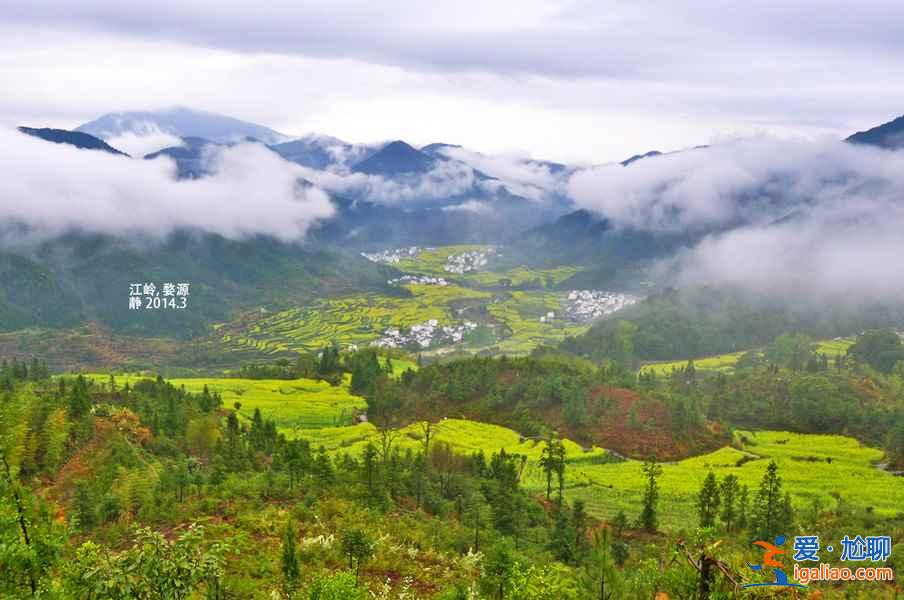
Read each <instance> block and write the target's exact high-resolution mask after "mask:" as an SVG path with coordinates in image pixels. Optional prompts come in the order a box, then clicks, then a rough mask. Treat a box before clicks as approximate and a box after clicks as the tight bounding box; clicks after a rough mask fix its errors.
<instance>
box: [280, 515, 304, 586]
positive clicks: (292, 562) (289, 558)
mask: <svg viewBox="0 0 904 600" xmlns="http://www.w3.org/2000/svg"><path fill="white" fill-rule="evenodd" d="M282 574H283V584H284V585H285V588H286V595H289V594H291V592H292V591H293V590H294V589H295V588H297V587H298V579H299V576H300V573H299V570H298V557H297V556H296V554H295V528H294V527H292V521H288V522H287V523H286V529H285V532H284V533H283V548H282Z"/></svg>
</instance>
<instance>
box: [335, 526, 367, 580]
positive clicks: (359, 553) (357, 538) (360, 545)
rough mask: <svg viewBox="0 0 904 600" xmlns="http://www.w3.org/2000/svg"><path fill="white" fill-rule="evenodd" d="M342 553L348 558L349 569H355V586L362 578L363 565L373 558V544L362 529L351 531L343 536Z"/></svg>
mask: <svg viewBox="0 0 904 600" xmlns="http://www.w3.org/2000/svg"><path fill="white" fill-rule="evenodd" d="M342 551H343V552H344V553H345V556H346V558H348V568H349V569H351V568H354V569H355V586H356V587H357V586H358V584H359V582H360V577H361V565H363V564H364V563H366V562H367V561H368V560H370V558H371V557H372V556H373V553H374V549H373V542H372V541H371V540H370V538H368V537H367V534H365V533H364V532H363V531H362V530H360V529H351V530H349V531H346V532H345V533H344V534H342Z"/></svg>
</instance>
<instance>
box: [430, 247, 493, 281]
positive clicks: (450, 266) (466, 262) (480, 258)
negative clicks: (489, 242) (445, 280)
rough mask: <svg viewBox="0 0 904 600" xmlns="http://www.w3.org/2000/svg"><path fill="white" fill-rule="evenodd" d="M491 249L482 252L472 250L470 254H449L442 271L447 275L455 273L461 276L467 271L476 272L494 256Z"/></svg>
mask: <svg viewBox="0 0 904 600" xmlns="http://www.w3.org/2000/svg"><path fill="white" fill-rule="evenodd" d="M495 252H496V251H495V250H494V249H493V248H488V249H484V250H472V251H470V252H462V253H460V254H450V255H449V257H448V258H446V264H445V265H444V266H443V270H444V271H446V272H447V273H455V274H456V275H463V274H464V273H467V272H469V271H477V270H478V269H482V268H483V267H486V266H487V263H488V262H489V259H490V256H491V255H493V254H495Z"/></svg>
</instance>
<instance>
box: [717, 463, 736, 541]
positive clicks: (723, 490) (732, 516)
mask: <svg viewBox="0 0 904 600" xmlns="http://www.w3.org/2000/svg"><path fill="white" fill-rule="evenodd" d="M719 492H720V494H721V497H722V514H721V515H720V517H721V519H722V522H723V523H724V524H725V529H726V530H727V531H732V530H733V528H734V526H735V525H736V524H737V501H738V494H739V492H740V487H739V484H738V476H737V475H734V474H728V475H726V476H725V479H723V480H722V483H721V485H720V486H719Z"/></svg>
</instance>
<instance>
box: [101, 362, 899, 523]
mask: <svg viewBox="0 0 904 600" xmlns="http://www.w3.org/2000/svg"><path fill="white" fill-rule="evenodd" d="M403 364H404V363H403V361H401V360H399V361H397V362H396V365H397V371H401V370H402V369H401V367H402V365H403ZM90 377H91V378H92V379H93V380H95V381H96V382H98V383H99V384H102V385H106V384H107V382H108V381H109V375H102V374H94V375H91V376H90ZM139 378H141V376H138V375H117V376H116V382H117V384H118V385H123V384H125V383H126V382H127V381H128V382H129V383H131V384H134V382H135V381H137V380H138V379H139ZM170 381H171V383H172V384H173V385H176V386H183V385H184V386H185V388H186V389H187V390H189V391H192V392H199V391H201V390H202V389H203V388H204V386H205V385H206V386H207V387H208V389H209V390H211V391H217V392H219V393H220V394H221V395H222V396H223V402H224V405H225V406H227V407H231V406H233V404H234V403H235V402H240V403H241V410H240V413H241V415H242V416H243V417H245V418H250V416H251V414H252V413H253V411H254V409H255V408H259V409H260V410H261V413H262V414H263V416H264V417H265V418H268V419H273V420H275V421H276V423H277V426H278V428H279V430H280V431H281V432H283V433H284V434H286V435H287V436H288V437H290V438H301V439H307V440H309V441H310V442H311V444H312V445H313V446H314V447H320V446H324V447H325V448H326V449H327V450H328V451H330V452H333V453H348V454H351V455H355V456H357V455H359V454H360V453H361V452H362V450H363V448H364V446H365V445H366V444H367V442H368V441H373V442H374V443H377V444H379V443H380V441H381V434H380V432H379V431H378V429H377V428H376V427H375V426H374V425H373V424H371V423H357V424H353V421H354V415H355V414H356V413H357V412H358V411H361V410H363V409H365V408H366V403H365V401H364V399H363V398H360V397H357V396H353V395H351V394H350V393H349V391H348V380H347V379H346V381H345V382H344V383H343V384H342V385H340V386H336V387H332V386H330V385H329V384H327V383H325V382H318V381H314V380H309V379H296V380H248V379H231V378H185V379H173V380H170ZM452 416H454V415H450V418H447V419H443V420H441V421H439V422H438V423H435V424H433V426H432V427H433V430H432V433H433V437H432V439H433V441H434V442H446V443H448V444H450V445H451V446H452V447H453V448H454V449H456V450H457V451H458V452H461V453H473V452H475V451H484V452H486V453H487V454H489V453H492V452H496V451H498V450H500V449H502V448H504V449H505V450H506V452H510V453H519V454H524V455H526V456H527V457H528V463H527V466H526V468H525V471H524V484H525V485H526V486H527V487H528V489H531V490H534V491H536V492H540V491H542V490H543V489H544V487H545V483H544V478H543V473H542V471H541V469H540V468H539V466H538V462H537V461H538V460H539V457H540V452H541V450H542V447H543V443H542V442H540V441H538V440H534V439H523V438H522V437H521V436H520V435H519V434H518V433H517V432H515V431H513V430H511V429H507V428H505V427H500V426H498V425H492V424H488V423H481V422H476V421H470V420H465V419H458V418H451V417H452ZM390 437H391V439H392V442H393V444H394V445H395V446H397V447H399V448H401V449H405V448H412V449H417V448H421V447H422V446H423V425H422V424H420V423H416V424H412V425H409V426H407V427H404V428H402V429H399V430H395V431H393V432H392V433H391V434H390ZM566 450H567V456H568V475H567V495H568V497H569V498H570V499H572V500H573V499H581V500H583V501H584V502H585V503H586V505H587V508H588V510H589V511H590V512H591V514H594V515H595V516H598V517H601V518H611V517H612V516H614V515H615V514H616V513H617V512H618V511H619V510H624V511H625V513H626V514H628V515H629V517H633V516H634V513H635V512H636V510H637V506H639V503H640V498H641V492H642V487H643V478H642V474H641V470H640V467H641V463H640V462H638V461H636V460H621V459H618V458H616V457H614V456H612V455H610V454H608V453H607V452H606V451H605V450H603V449H601V448H592V449H584V448H581V447H580V446H579V445H577V444H575V443H573V442H570V441H567V440H566ZM882 457H883V453H882V451H881V450H878V449H875V448H869V447H866V446H862V445H861V444H860V443H859V442H857V441H856V440H854V439H853V438H850V437H845V436H838V435H813V434H796V433H788V432H774V431H758V432H737V433H736V435H735V444H734V446H732V447H725V448H721V449H719V450H717V451H715V452H712V453H709V454H705V455H702V456H697V457H693V458H689V459H685V460H682V461H679V462H676V463H666V464H663V474H662V478H661V480H660V484H661V489H662V494H663V503H662V507H663V509H662V516H661V520H662V525H663V526H664V527H665V528H667V529H673V530H676V529H680V528H681V527H682V525H683V524H686V523H687V522H688V515H690V514H693V510H694V502H695V495H696V493H697V491H698V490H699V487H700V483H701V481H702V479H703V477H704V476H705V475H706V473H707V471H708V470H709V469H713V470H714V471H715V472H716V474H717V476H719V477H720V478H721V477H724V476H725V475H727V474H729V473H733V474H735V475H737V476H738V478H739V479H740V480H741V483H742V484H747V485H748V486H750V489H751V490H752V491H755V489H756V486H757V485H758V483H759V481H760V478H761V477H762V475H763V472H764V470H765V468H766V465H767V464H768V462H769V460H775V461H776V462H777V463H778V465H779V472H780V474H781V476H782V478H783V480H784V482H785V486H786V489H788V490H789V491H790V492H791V493H792V496H793V498H794V502H795V504H796V506H797V508H798V509H799V510H807V509H809V507H810V506H811V505H812V503H813V501H814V500H818V502H819V503H820V505H821V506H822V507H823V509H830V508H833V507H836V506H837V505H838V503H839V501H843V502H845V503H846V504H847V505H849V506H853V507H858V508H859V509H861V510H863V509H866V507H872V510H873V511H874V513H875V514H876V515H877V516H879V517H892V516H895V515H897V514H898V513H899V512H901V504H900V499H901V498H902V497H904V478H900V477H894V476H893V475H891V474H889V473H886V472H883V471H881V470H879V469H878V468H877V467H876V464H877V463H878V462H879V461H881V459H882Z"/></svg>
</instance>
